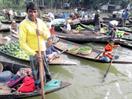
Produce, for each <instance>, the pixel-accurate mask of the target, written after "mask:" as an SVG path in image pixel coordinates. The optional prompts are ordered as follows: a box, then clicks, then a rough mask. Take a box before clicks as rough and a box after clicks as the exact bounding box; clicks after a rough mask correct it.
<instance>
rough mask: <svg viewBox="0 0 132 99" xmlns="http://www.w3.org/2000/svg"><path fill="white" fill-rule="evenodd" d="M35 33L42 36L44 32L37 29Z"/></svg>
mask: <svg viewBox="0 0 132 99" xmlns="http://www.w3.org/2000/svg"><path fill="white" fill-rule="evenodd" d="M36 33H37V35H39V36H40V35H43V34H44V32H43V31H40V30H39V29H36Z"/></svg>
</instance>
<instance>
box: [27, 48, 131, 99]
mask: <svg viewBox="0 0 132 99" xmlns="http://www.w3.org/2000/svg"><path fill="white" fill-rule="evenodd" d="M118 53H119V54H120V55H123V56H124V57H126V58H127V57H132V56H131V54H132V53H131V50H128V49H125V48H119V50H118V51H117V54H118ZM66 58H70V59H71V60H72V61H74V62H77V65H70V66H68V65H62V66H57V65H56V66H50V71H51V73H52V75H53V78H54V79H60V80H64V81H68V82H70V83H72V85H71V86H69V87H67V88H64V89H62V90H60V91H57V92H55V93H52V94H49V95H46V99H132V87H131V86H132V65H131V64H112V65H111V68H110V70H109V72H108V75H107V77H106V79H105V82H104V83H102V79H103V76H104V74H105V72H106V70H107V68H108V66H109V64H103V63H97V62H92V61H89V60H86V59H81V58H77V57H73V56H67V57H66ZM39 98H40V97H34V98H28V99H39Z"/></svg>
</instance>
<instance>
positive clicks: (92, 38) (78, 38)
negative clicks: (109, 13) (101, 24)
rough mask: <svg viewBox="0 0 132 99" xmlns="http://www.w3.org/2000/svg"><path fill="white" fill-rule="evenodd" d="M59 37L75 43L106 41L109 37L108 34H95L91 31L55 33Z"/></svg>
mask: <svg viewBox="0 0 132 99" xmlns="http://www.w3.org/2000/svg"><path fill="white" fill-rule="evenodd" d="M57 36H58V37H59V38H62V39H65V40H69V41H72V42H77V43H87V42H101V43H102V42H103V43H104V42H106V41H108V40H109V39H110V36H107V35H103V34H98V35H97V34H95V33H93V32H92V31H88V30H85V31H81V32H79V33H59V32H58V33H57Z"/></svg>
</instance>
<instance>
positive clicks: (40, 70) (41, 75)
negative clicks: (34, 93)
mask: <svg viewBox="0 0 132 99" xmlns="http://www.w3.org/2000/svg"><path fill="white" fill-rule="evenodd" d="M36 25H37V29H38V22H37V20H36ZM36 34H37V39H38V55H39V59H38V60H39V77H40V83H41V88H40V93H41V96H42V97H41V99H45V95H44V94H45V92H44V85H45V84H44V76H45V72H44V69H45V68H44V64H43V59H42V54H41V49H40V35H39V31H38V30H37V31H36Z"/></svg>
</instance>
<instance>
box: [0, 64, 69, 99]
mask: <svg viewBox="0 0 132 99" xmlns="http://www.w3.org/2000/svg"><path fill="white" fill-rule="evenodd" d="M14 65H15V64H8V63H4V67H7V66H9V67H10V68H11V71H12V72H13V70H16V69H17V70H18V67H19V69H20V68H22V66H18V65H17V66H14ZM11 66H14V67H11ZM16 67H17V68H16ZM8 70H9V68H8ZM14 72H15V71H14ZM50 83H51V84H48V86H45V87H44V90H45V94H49V93H52V92H56V91H58V90H60V89H63V88H65V87H68V86H69V85H71V83H69V82H66V81H61V80H54V79H53V80H51V82H50ZM0 88H1V90H0V92H1V93H0V98H1V99H2V98H3V99H19V98H26V97H33V96H38V95H40V92H39V91H37V90H35V91H34V92H30V93H18V92H16V91H14V92H11V89H10V88H9V87H8V86H7V85H6V84H5V83H2V82H0ZM2 89H3V91H2ZM4 91H6V92H4ZM2 92H4V93H2Z"/></svg>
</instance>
